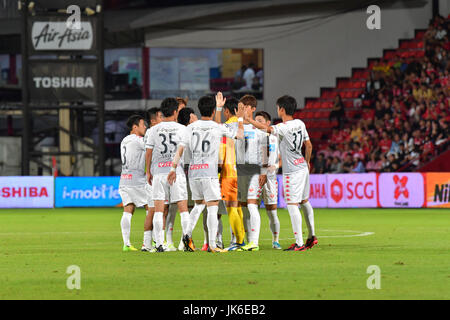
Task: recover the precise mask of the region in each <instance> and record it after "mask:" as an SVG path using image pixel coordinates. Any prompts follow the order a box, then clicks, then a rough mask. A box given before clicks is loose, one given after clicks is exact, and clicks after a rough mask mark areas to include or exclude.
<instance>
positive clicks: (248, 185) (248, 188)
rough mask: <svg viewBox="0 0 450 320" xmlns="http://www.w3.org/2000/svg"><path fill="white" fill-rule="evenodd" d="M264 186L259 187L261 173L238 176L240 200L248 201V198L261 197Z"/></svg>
mask: <svg viewBox="0 0 450 320" xmlns="http://www.w3.org/2000/svg"><path fill="white" fill-rule="evenodd" d="M261 191H262V188H260V187H259V174H254V175H250V176H238V201H240V202H247V200H248V199H255V200H257V199H259V197H260V195H261Z"/></svg>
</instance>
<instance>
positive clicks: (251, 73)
mask: <svg viewBox="0 0 450 320" xmlns="http://www.w3.org/2000/svg"><path fill="white" fill-rule="evenodd" d="M255 76H256V74H255V64H254V63H250V64H249V66H248V68H247V70H245V72H244V75H243V76H242V78H243V79H244V81H245V89H247V90H251V89H252V84H253V78H254V77H255Z"/></svg>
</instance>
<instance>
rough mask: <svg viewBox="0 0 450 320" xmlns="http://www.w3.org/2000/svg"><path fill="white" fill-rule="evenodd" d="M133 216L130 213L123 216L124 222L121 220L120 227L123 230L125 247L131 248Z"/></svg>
mask: <svg viewBox="0 0 450 320" xmlns="http://www.w3.org/2000/svg"><path fill="white" fill-rule="evenodd" d="M132 217H133V214H131V213H129V212H124V213H123V215H122V220H120V227H121V229H122V239H123V245H124V246H129V245H131V243H130V231H131V218H132Z"/></svg>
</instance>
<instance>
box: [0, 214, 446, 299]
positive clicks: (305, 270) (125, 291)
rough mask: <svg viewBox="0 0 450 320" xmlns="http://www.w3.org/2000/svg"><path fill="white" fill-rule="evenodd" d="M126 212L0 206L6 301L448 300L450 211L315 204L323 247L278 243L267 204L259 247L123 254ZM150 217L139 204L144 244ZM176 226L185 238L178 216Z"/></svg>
mask: <svg viewBox="0 0 450 320" xmlns="http://www.w3.org/2000/svg"><path fill="white" fill-rule="evenodd" d="M121 216H122V211H121V209H119V208H110V209H106V208H101V209H72V208H68V209H2V210H0V243H1V245H0V248H1V250H0V261H1V262H0V299H185V300H196V299H212V300H216V299H233V300H241V299H250V300H253V299H257V300H261V299H295V300H303V299H450V210H447V209H445V210H444V209H442V210H436V209H434V210H433V209H417V210H415V209H414V210H413V209H399V210H390V209H316V210H315V220H316V232H317V236H318V238H319V245H318V246H316V247H314V248H313V249H312V250H308V251H307V252H282V251H277V250H273V249H271V234H270V231H269V227H268V219H267V216H266V213H265V210H264V209H262V210H261V221H262V226H261V236H260V239H261V241H260V247H261V250H260V251H259V252H230V253H223V254H212V253H206V252H195V253H189V252H167V253H159V254H158V253H154V254H151V253H142V252H140V251H139V252H126V253H124V252H122V237H121V232H120V219H121ZM279 217H280V222H281V234H280V243H281V245H282V246H283V247H284V248H286V247H287V246H288V245H290V244H291V243H292V242H293V234H292V229H291V224H290V219H289V215H288V213H287V211H286V210H279ZM223 221H224V238H225V244H226V245H228V243H229V237H230V235H229V227H228V218H227V216H224V217H223ZM143 223H144V210H143V209H138V210H137V212H136V213H135V215H134V218H133V220H132V230H131V238H132V243H133V244H134V245H135V246H136V247H138V248H140V245H141V243H142V237H143V232H142V231H143ZM201 225H202V223H201V218H200V220H199V223H198V224H197V228H196V230H195V232H194V240H195V243H196V245H197V247H198V246H200V245H201V243H202V241H203V232H202V230H201ZM175 226H176V228H175V231H174V239H176V241H175V242H176V245H178V241H179V239H180V235H181V232H180V229H181V226H180V218H179V217H178V216H177V219H176V221H175ZM303 232H304V238H306V236H307V229H306V226H305V224H304V223H303ZM70 265H77V266H79V267H80V269H81V289H80V290H69V289H68V288H67V287H66V280H67V278H68V277H69V274H67V273H66V270H67V267H68V266H70ZM370 265H377V266H379V268H380V271H381V289H373V290H369V289H368V288H367V285H366V283H367V279H368V278H369V277H370V276H371V274H368V273H367V268H368V267H369V266H370Z"/></svg>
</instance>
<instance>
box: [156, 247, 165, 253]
mask: <svg viewBox="0 0 450 320" xmlns="http://www.w3.org/2000/svg"><path fill="white" fill-rule="evenodd" d="M164 251H165V250H164V248H163V246H162V245H160V246H159V247H158V248H156V252H164Z"/></svg>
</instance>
